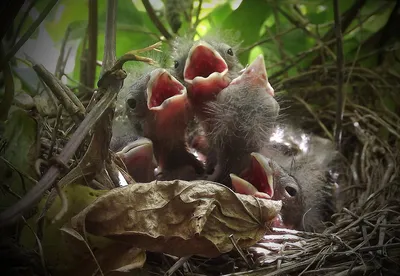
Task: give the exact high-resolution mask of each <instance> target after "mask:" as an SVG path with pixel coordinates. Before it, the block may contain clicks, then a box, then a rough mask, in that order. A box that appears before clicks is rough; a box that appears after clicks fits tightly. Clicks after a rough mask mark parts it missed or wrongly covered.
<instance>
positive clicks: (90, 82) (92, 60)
mask: <svg viewBox="0 0 400 276" xmlns="http://www.w3.org/2000/svg"><path fill="white" fill-rule="evenodd" d="M114 24H116V23H114ZM88 41H89V46H88V48H89V49H88V50H89V51H88V54H87V67H86V70H87V71H86V77H87V80H86V83H85V85H86V86H88V87H90V88H94V83H95V77H96V58H97V0H90V1H89V23H88Z"/></svg>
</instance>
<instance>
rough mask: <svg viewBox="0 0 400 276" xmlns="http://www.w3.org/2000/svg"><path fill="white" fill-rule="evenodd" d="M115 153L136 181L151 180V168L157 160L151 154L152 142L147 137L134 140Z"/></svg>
mask: <svg viewBox="0 0 400 276" xmlns="http://www.w3.org/2000/svg"><path fill="white" fill-rule="evenodd" d="M117 155H118V156H119V157H120V158H121V159H122V161H123V162H124V164H125V166H126V168H127V170H128V173H129V174H130V176H131V177H132V178H133V179H134V180H135V181H136V182H143V183H145V182H150V181H152V180H153V170H154V168H155V167H156V166H157V162H156V160H155V157H154V154H153V143H152V142H151V141H150V140H149V139H146V138H140V139H138V140H135V141H133V142H131V143H129V144H128V145H127V146H126V147H124V148H123V149H122V150H121V151H119V152H117Z"/></svg>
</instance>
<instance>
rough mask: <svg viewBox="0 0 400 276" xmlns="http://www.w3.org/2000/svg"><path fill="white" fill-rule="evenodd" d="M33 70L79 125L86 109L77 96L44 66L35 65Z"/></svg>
mask: <svg viewBox="0 0 400 276" xmlns="http://www.w3.org/2000/svg"><path fill="white" fill-rule="evenodd" d="M33 70H35V72H36V73H37V74H38V76H39V77H40V78H41V79H42V80H43V81H44V82H45V83H46V85H47V86H48V87H49V88H50V90H51V92H53V94H54V95H55V96H56V97H57V99H58V100H59V101H60V102H61V104H62V105H63V106H64V108H65V110H67V112H68V113H69V114H70V115H71V116H72V117H73V118H74V121H75V123H77V124H79V122H81V120H82V119H83V117H84V114H85V108H84V106H83V105H82V103H81V102H80V101H79V99H78V98H77V97H76V95H75V94H74V93H73V92H72V91H71V90H70V89H69V88H68V87H67V86H66V85H65V84H63V83H62V82H61V81H60V80H59V79H57V78H56V77H54V76H53V75H52V74H51V73H50V72H49V71H47V69H46V68H44V66H43V65H41V64H36V65H33Z"/></svg>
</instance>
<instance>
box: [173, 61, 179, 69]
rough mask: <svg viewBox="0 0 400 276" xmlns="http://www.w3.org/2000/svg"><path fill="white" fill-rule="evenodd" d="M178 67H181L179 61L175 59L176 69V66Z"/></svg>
mask: <svg viewBox="0 0 400 276" xmlns="http://www.w3.org/2000/svg"><path fill="white" fill-rule="evenodd" d="M178 67H179V61H177V60H175V61H174V68H175V69H176V68H178Z"/></svg>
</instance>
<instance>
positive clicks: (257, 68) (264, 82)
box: [231, 54, 275, 97]
mask: <svg viewBox="0 0 400 276" xmlns="http://www.w3.org/2000/svg"><path fill="white" fill-rule="evenodd" d="M243 81H249V82H251V83H253V84H257V85H260V86H263V87H265V92H266V93H268V94H269V95H271V96H272V97H273V96H274V95H275V92H274V89H273V88H272V86H271V84H270V83H269V81H268V75H267V70H266V69H265V63H264V57H263V55H262V54H260V55H258V56H257V58H256V59H255V60H254V61H253V62H252V63H251V64H250V65H248V66H247V67H246V68H244V69H243V70H242V72H241V75H240V76H239V77H237V78H235V79H233V80H232V83H231V84H235V83H240V82H243Z"/></svg>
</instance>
